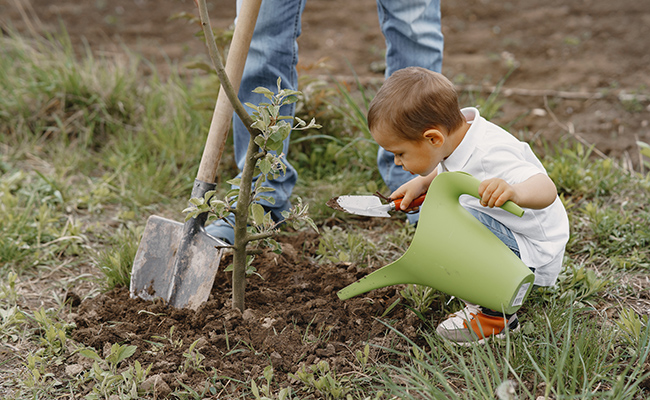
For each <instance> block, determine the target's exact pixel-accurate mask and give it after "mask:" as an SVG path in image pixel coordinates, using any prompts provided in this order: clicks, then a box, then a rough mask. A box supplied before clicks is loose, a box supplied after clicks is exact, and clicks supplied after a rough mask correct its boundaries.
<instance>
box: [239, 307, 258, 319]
mask: <svg viewBox="0 0 650 400" xmlns="http://www.w3.org/2000/svg"><path fill="white" fill-rule="evenodd" d="M242 318H243V319H244V321H253V320H255V313H254V312H253V310H251V309H250V308H247V309H246V310H244V313H243V314H242Z"/></svg>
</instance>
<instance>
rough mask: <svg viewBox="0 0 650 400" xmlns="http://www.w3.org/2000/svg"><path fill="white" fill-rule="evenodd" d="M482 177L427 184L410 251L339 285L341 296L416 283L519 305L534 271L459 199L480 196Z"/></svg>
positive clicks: (454, 175)
mask: <svg viewBox="0 0 650 400" xmlns="http://www.w3.org/2000/svg"><path fill="white" fill-rule="evenodd" d="M479 183H480V182H479V181H478V179H476V178H474V177H473V176H471V175H469V174H467V173H464V172H444V173H441V174H440V175H438V176H437V177H436V178H435V179H434V180H433V182H432V183H431V186H430V187H429V190H428V192H427V197H426V199H425V201H424V204H423V205H422V209H421V211H420V219H419V223H418V227H417V229H416V231H415V235H414V236H413V240H412V241H411V245H410V246H409V248H408V250H407V251H406V253H404V254H403V255H402V257H400V258H399V259H398V260H396V261H395V262H393V263H391V264H389V265H386V266H385V267H382V268H380V269H378V270H377V271H375V272H373V273H371V274H369V275H367V276H365V277H364V278H361V279H360V280H358V281H356V282H354V283H352V284H351V285H348V286H347V287H345V288H343V289H341V290H340V291H339V292H338V293H337V294H338V296H339V298H340V299H341V300H345V299H349V298H351V297H354V296H357V295H359V294H362V293H366V292H368V291H370V290H373V289H378V288H381V287H386V286H391V285H397V284H417V285H424V286H429V287H432V288H434V289H437V290H440V291H442V292H444V293H447V294H450V295H453V296H456V297H458V298H461V299H463V300H465V301H468V302H471V303H474V304H478V305H481V306H484V307H487V308H489V309H492V310H498V311H503V312H505V313H508V314H511V313H514V312H515V311H516V310H517V309H519V307H521V304H522V303H523V300H524V298H525V297H526V296H527V295H528V293H529V292H530V290H531V289H532V284H533V281H534V278H535V276H534V274H533V273H532V272H531V271H530V269H528V268H527V267H526V265H525V264H524V263H523V262H522V261H521V260H520V259H519V257H517V256H516V255H515V254H514V253H513V252H512V251H511V250H510V249H509V248H508V247H507V246H506V245H504V244H503V242H501V240H499V239H498V238H497V237H496V236H495V235H494V234H493V233H492V232H490V230H489V229H488V228H486V227H485V226H484V225H483V224H482V223H481V222H479V221H478V220H477V219H476V218H474V217H473V216H472V215H471V214H470V213H469V212H468V211H467V210H465V209H464V208H463V207H462V206H461V205H460V203H459V202H458V199H459V197H460V196H461V195H463V194H468V195H472V196H474V197H477V198H478V197H479V194H478V186H479ZM501 208H503V209H504V210H506V211H508V212H510V213H512V214H514V215H517V216H522V215H523V213H524V211H523V210H522V209H521V208H520V207H519V206H518V205H516V204H515V203H513V202H511V201H508V202H506V203H505V204H504V205H503V206H502V207H501Z"/></svg>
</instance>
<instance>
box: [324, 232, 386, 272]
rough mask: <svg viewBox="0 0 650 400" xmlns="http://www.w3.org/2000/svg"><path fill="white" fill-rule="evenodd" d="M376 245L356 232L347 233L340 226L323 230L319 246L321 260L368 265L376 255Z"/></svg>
mask: <svg viewBox="0 0 650 400" xmlns="http://www.w3.org/2000/svg"><path fill="white" fill-rule="evenodd" d="M375 250H376V245H375V244H374V243H372V242H371V241H370V240H368V239H367V238H365V237H364V236H363V235H362V234H359V233H356V232H346V231H344V230H343V229H341V228H340V227H338V226H334V227H332V228H323V231H322V234H321V240H320V242H319V244H318V250H317V252H316V254H318V256H319V258H320V259H321V260H324V261H327V262H331V263H335V264H336V263H348V262H349V263H354V264H359V265H362V266H363V265H367V263H368V258H369V257H370V256H371V254H374V252H375Z"/></svg>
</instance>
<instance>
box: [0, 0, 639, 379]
mask: <svg viewBox="0 0 650 400" xmlns="http://www.w3.org/2000/svg"><path fill="white" fill-rule="evenodd" d="M210 3H211V9H210V13H211V18H212V20H213V21H212V24H213V27H214V28H215V29H217V30H225V29H227V28H228V27H229V26H230V25H231V24H232V22H233V19H234V16H235V10H234V3H235V2H234V1H233V0H215V1H210ZM180 12H187V13H194V14H196V11H195V8H194V3H193V1H192V0H184V1H183V0H110V1H104V0H97V1H71V0H67V1H66V0H59V1H56V2H52V1H50V0H2V1H0V22H1V23H2V24H0V26H3V29H4V27H6V26H8V25H9V24H11V25H13V26H14V27H16V29H18V30H20V31H24V32H27V31H29V30H30V29H31V30H36V31H56V30H58V29H59V28H60V24H61V23H62V24H63V25H64V26H65V28H66V30H67V32H68V34H69V35H70V38H71V41H72V43H73V45H74V46H75V47H76V48H77V49H80V50H81V49H82V48H83V46H84V45H88V46H89V47H90V48H91V49H92V50H93V51H95V52H97V53H101V52H103V53H112V52H121V51H123V48H122V47H121V46H122V45H126V47H128V48H130V49H132V50H134V51H136V52H139V53H142V54H143V55H144V56H145V57H146V58H147V59H149V60H151V61H152V62H154V63H155V64H156V65H157V67H158V69H159V70H160V71H161V72H163V73H164V72H165V71H168V70H169V65H170V62H171V63H172V64H181V65H183V64H184V63H186V62H189V61H191V60H195V59H197V58H205V49H204V47H203V44H202V42H201V41H200V40H198V39H196V38H194V34H195V33H197V32H198V31H199V28H198V27H197V26H196V25H194V24H191V23H189V22H188V21H187V20H185V19H174V20H169V18H170V16H172V15H174V14H177V13H180ZM21 13H23V14H25V15H28V16H29V17H30V19H29V21H30V22H27V20H26V19H24V18H22V16H21ZM442 18H443V19H442V22H443V33H444V35H445V52H444V67H443V73H444V74H446V75H447V76H449V77H450V78H452V79H454V81H455V82H456V83H457V84H458V85H459V87H460V88H461V89H464V90H465V91H469V90H470V89H472V88H474V89H476V90H478V91H481V92H483V96H485V95H486V94H487V93H489V92H490V91H491V90H492V88H493V87H494V86H495V85H497V84H498V83H499V81H500V80H501V79H503V78H504V77H505V76H508V78H507V80H506V81H505V83H504V85H503V87H502V89H501V96H502V97H503V99H505V100H507V101H505V102H504V104H503V105H502V107H501V112H500V113H499V114H498V115H497V116H496V117H495V118H494V119H493V120H494V121H495V122H497V123H500V124H502V125H504V126H507V127H508V128H509V129H510V131H511V132H513V133H514V134H516V135H518V136H520V137H521V138H522V139H525V140H529V141H531V142H532V143H533V144H535V145H538V146H536V148H537V149H538V151H540V152H543V150H544V147H543V144H544V143H548V144H551V145H552V144H554V143H556V142H559V141H575V142H582V143H583V144H586V145H593V146H595V153H597V154H599V155H600V156H611V157H615V158H616V159H618V160H620V162H621V164H622V165H623V166H625V167H630V168H639V165H640V163H639V153H638V148H637V146H636V141H637V140H642V141H645V142H649V143H650V127H649V126H648V125H649V121H650V106H649V101H648V100H649V97H648V96H649V95H650V89H649V88H650V74H649V73H648V71H649V70H648V65H650V42H649V41H648V40H647V39H648V37H650V3H647V2H643V1H637V0H620V1H617V2H612V1H611V0H576V1H572V2H566V1H562V0H511V1H500V0H458V1H443V2H442ZM302 27H303V34H302V36H301V37H300V40H299V46H300V64H299V68H300V74H301V75H302V76H307V75H311V76H325V77H329V76H330V74H331V75H333V76H334V77H337V78H340V79H347V78H349V77H350V76H351V75H352V70H354V72H355V73H356V74H358V75H359V76H360V77H361V78H362V79H363V80H364V82H375V81H381V79H382V77H383V74H382V72H381V67H377V65H381V61H382V58H383V49H384V39H383V36H382V34H381V32H380V30H379V24H378V21H377V13H376V5H375V1H374V0H356V1H349V0H309V1H307V6H306V8H305V12H304V16H303V23H302ZM513 66H515V67H516V68H515V69H514V70H513V72H512V73H511V74H510V75H508V73H509V71H511V69H512V67H513ZM626 96H627V97H626ZM466 105H471V104H466ZM281 241H282V242H283V253H282V254H281V255H277V254H274V253H265V254H263V255H262V256H260V257H258V258H257V259H256V262H255V266H256V268H257V272H258V273H259V275H260V276H261V277H260V276H257V275H255V276H253V277H252V278H251V279H250V280H249V283H248V287H247V298H246V301H247V308H248V309H247V310H246V311H245V312H244V313H240V312H238V311H233V310H231V307H230V292H229V277H228V274H227V273H224V272H219V276H218V277H217V279H216V283H215V286H214V288H213V291H212V295H211V297H210V300H209V301H208V302H207V303H205V305H204V306H202V307H201V308H200V309H199V310H197V311H196V312H194V311H189V310H175V309H170V308H167V307H165V306H164V305H163V304H161V303H154V302H145V301H141V300H135V299H130V298H129V295H128V292H127V290H126V289H119V290H115V291H112V292H108V293H105V294H102V295H99V296H97V297H95V298H92V299H86V300H84V301H83V302H81V303H79V302H77V303H76V304H75V307H74V308H73V310H72V315H71V316H70V317H71V319H73V320H74V321H75V322H76V324H77V327H78V328H77V329H76V330H75V331H74V333H73V338H74V339H75V340H77V341H79V342H80V343H83V344H86V345H88V346H92V347H94V348H96V349H98V350H99V351H104V350H105V346H107V345H110V344H112V343H123V344H133V345H136V346H137V347H138V349H137V352H136V354H135V355H134V357H133V358H134V359H138V360H140V362H141V363H142V364H143V365H152V371H151V373H150V375H153V376H158V377H160V378H161V379H162V381H164V382H166V385H167V386H169V388H170V389H175V388H177V387H179V385H180V383H179V382H183V384H187V385H190V386H192V385H193V384H202V382H204V381H205V379H206V375H205V374H203V373H201V372H198V371H196V370H193V369H191V368H190V369H188V370H187V371H182V368H180V367H182V366H183V364H184V362H185V357H183V353H184V352H185V353H187V352H188V349H189V346H190V344H192V343H194V342H195V341H196V340H199V342H198V344H197V346H196V349H197V350H198V351H199V352H200V353H201V354H202V355H204V356H205V357H206V358H205V360H204V361H203V363H202V365H203V367H204V368H205V369H206V370H207V371H211V370H212V368H214V369H215V370H216V371H218V374H219V375H220V376H227V377H231V378H233V379H240V380H246V379H247V378H249V377H251V376H252V377H256V376H259V375H260V373H261V371H262V370H263V369H264V368H265V367H266V366H267V365H269V364H272V365H273V366H274V369H275V373H276V381H277V382H280V383H281V385H283V386H284V383H286V382H289V381H290V378H289V375H288V374H289V373H295V372H296V371H297V369H298V368H299V365H302V364H305V365H312V364H314V363H316V362H317V361H318V360H326V361H328V362H329V363H330V364H331V365H332V366H334V367H335V368H336V370H337V371H338V372H339V373H345V372H347V371H351V370H353V369H354V363H355V362H354V357H355V356H354V354H355V352H356V351H357V350H359V349H362V348H363V346H364V345H365V343H368V342H370V343H373V344H378V345H382V344H383V343H387V341H390V340H392V339H393V337H394V335H395V334H394V333H392V332H391V331H387V330H386V327H385V325H383V323H382V321H389V322H390V323H392V324H393V325H394V326H395V327H396V328H397V329H398V330H400V331H401V332H403V333H404V334H406V335H407V336H408V337H411V338H413V339H415V338H416V336H417V335H416V331H417V329H419V328H421V325H420V320H419V319H418V318H416V317H415V315H414V314H413V313H412V312H410V311H409V310H408V309H406V308H404V307H395V308H393V309H391V310H390V312H388V314H387V315H386V316H384V317H383V318H380V317H381V316H382V315H383V314H384V312H385V311H386V310H387V309H388V308H389V307H390V305H391V304H393V302H394V301H396V300H397V299H398V298H399V288H396V287H392V288H385V289H381V290H376V291H372V292H370V293H368V294H367V295H364V296H359V297H357V298H353V299H350V300H347V301H340V300H338V298H337V297H336V291H337V290H338V289H340V288H342V287H344V286H345V285H347V284H349V283H351V282H353V281H355V280H356V279H358V278H360V277H361V276H364V275H365V274H366V272H365V271H364V270H359V269H357V267H356V266H354V265H329V264H325V265H322V264H316V263H314V261H313V256H314V254H315V249H316V247H317V246H318V237H317V236H315V235H311V234H305V233H302V234H297V233H294V234H289V235H288V236H283V237H282V239H281ZM262 278H263V279H262ZM70 297H71V298H74V295H71V296H70ZM440 306H441V305H434V306H433V307H432V308H433V309H434V310H440V309H441V307H440ZM440 317H442V315H440ZM172 327H174V330H173V332H171V333H170V330H171V329H172ZM178 340H182V346H181V345H180V342H178ZM153 342H155V343H162V344H164V346H163V347H161V346H158V345H156V344H154V343H153ZM371 348H372V349H373V350H372V351H373V352H374V353H373V357H376V358H381V357H385V356H386V355H385V354H384V355H382V354H380V352H379V350H378V348H376V347H371ZM76 362H78V363H79V364H82V365H83V364H84V363H85V362H86V361H84V359H82V358H79V359H78V360H76ZM210 376H212V374H210ZM163 386H164V385H162V386H160V387H163ZM228 388H229V386H228V385H225V386H224V387H223V390H224V391H225V390H229V389H228ZM164 390H167V389H164Z"/></svg>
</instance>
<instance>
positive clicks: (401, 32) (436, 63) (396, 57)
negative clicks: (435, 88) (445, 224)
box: [233, 0, 443, 222]
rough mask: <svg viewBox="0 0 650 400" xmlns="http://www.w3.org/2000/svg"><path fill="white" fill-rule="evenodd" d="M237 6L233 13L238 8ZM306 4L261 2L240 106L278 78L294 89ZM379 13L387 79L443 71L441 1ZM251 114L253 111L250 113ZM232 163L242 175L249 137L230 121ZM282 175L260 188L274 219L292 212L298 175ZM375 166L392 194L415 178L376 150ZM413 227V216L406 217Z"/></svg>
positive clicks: (399, 1) (387, 5)
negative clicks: (412, 70) (407, 72)
mask: <svg viewBox="0 0 650 400" xmlns="http://www.w3.org/2000/svg"><path fill="white" fill-rule="evenodd" d="M241 1H242V0H237V9H238V10H239V9H240V7H241ZM305 1H306V0H263V1H262V6H261V9H260V13H259V17H258V19H257V23H256V25H255V32H254V34H253V39H252V42H251V48H250V52H249V54H248V59H247V61H246V67H245V68H244V74H243V76H242V82H241V86H240V89H239V98H240V99H241V100H242V102H243V103H246V102H249V103H252V104H259V103H260V102H261V101H263V100H265V98H264V96H262V95H259V94H255V93H252V90H253V89H255V88H256V87H258V86H263V87H266V88H269V89H271V90H275V87H276V82H277V79H278V77H280V78H281V79H282V86H283V87H284V88H289V89H294V90H296V89H297V88H298V74H297V72H296V65H297V63H298V44H297V42H296V39H297V38H298V36H299V35H300V30H301V16H302V12H303V10H304V8H305ZM377 12H378V15H379V23H380V26H381V30H382V32H383V34H384V36H385V38H386V49H387V51H386V76H389V75H390V74H392V73H393V72H394V71H396V70H398V69H401V68H404V67H408V66H420V67H424V68H429V69H432V70H434V71H438V72H439V71H440V70H441V68H442V50H443V37H442V33H441V28H440V0H377ZM249 111H251V110H249ZM281 113H282V115H290V116H293V115H294V105H293V104H292V105H289V106H285V107H284V108H283V109H282V110H281ZM233 136H234V137H233V139H234V144H235V160H236V161H237V166H238V167H239V169H240V170H241V169H242V168H243V165H244V160H245V155H246V149H247V147H248V141H249V140H250V135H249V133H248V130H247V129H246V127H245V126H244V125H243V124H242V122H241V121H240V120H239V118H238V117H237V116H235V117H234V120H233ZM288 150H289V138H287V140H285V142H284V148H283V153H284V154H285V155H286V154H287V152H288ZM284 162H285V164H286V165H287V172H286V174H284V175H282V176H280V177H279V178H277V179H272V180H269V181H266V182H265V183H264V185H265V186H268V187H271V188H273V189H275V191H273V192H269V193H268V194H267V195H269V196H271V197H273V198H274V199H275V204H274V205H271V204H269V203H268V202H262V203H261V204H262V205H263V206H265V208H267V210H269V211H271V212H272V214H273V216H274V218H278V217H279V212H280V211H282V210H285V209H287V208H289V207H290V204H289V198H290V196H291V193H292V191H293V188H294V186H295V184H296V181H297V179H298V174H297V172H296V170H295V168H293V167H292V166H291V165H290V164H289V163H288V162H287V161H286V159H284ZM377 166H378V167H379V171H380V173H381V176H382V178H383V179H384V181H385V182H386V184H387V185H388V187H389V188H391V190H394V189H396V188H397V187H399V186H400V185H402V184H403V183H405V182H407V181H408V180H410V179H411V178H412V177H413V176H412V175H411V174H410V173H408V172H405V171H404V170H403V169H402V168H401V167H399V166H396V165H395V164H394V162H393V155H392V154H391V153H388V152H386V151H384V150H383V149H380V150H379V154H378V159H377ZM409 219H410V220H411V221H412V222H415V221H417V216H416V215H409Z"/></svg>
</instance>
